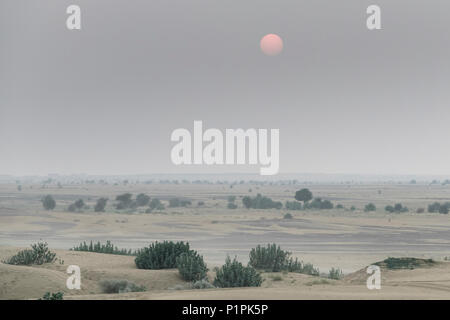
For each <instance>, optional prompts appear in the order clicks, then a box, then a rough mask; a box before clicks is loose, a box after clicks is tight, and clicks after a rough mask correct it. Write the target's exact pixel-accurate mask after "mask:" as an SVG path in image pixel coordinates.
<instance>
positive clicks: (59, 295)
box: [38, 292, 64, 300]
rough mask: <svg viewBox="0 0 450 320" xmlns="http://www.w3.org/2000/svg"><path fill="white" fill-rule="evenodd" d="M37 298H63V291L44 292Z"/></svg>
mask: <svg viewBox="0 0 450 320" xmlns="http://www.w3.org/2000/svg"><path fill="white" fill-rule="evenodd" d="M38 300H64V292H56V293H50V292H46V293H45V294H44V296H43V297H42V298H40V299H38Z"/></svg>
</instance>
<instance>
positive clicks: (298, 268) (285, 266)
mask: <svg viewBox="0 0 450 320" xmlns="http://www.w3.org/2000/svg"><path fill="white" fill-rule="evenodd" d="M249 258H250V259H249V266H251V267H253V268H255V269H259V270H264V271H266V272H280V271H288V272H297V273H303V274H309V275H314V276H318V275H319V269H317V268H315V267H314V266H313V265H312V264H310V263H303V262H301V261H299V260H298V259H293V258H292V257H291V252H289V251H284V250H282V249H281V248H280V246H277V245H276V244H275V243H273V244H268V245H267V246H266V247H262V246H261V245H258V246H257V247H256V248H253V249H252V250H251V251H250V254H249Z"/></svg>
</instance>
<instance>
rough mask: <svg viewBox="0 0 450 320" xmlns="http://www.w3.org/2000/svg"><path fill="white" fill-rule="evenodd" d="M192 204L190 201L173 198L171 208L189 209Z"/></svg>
mask: <svg viewBox="0 0 450 320" xmlns="http://www.w3.org/2000/svg"><path fill="white" fill-rule="evenodd" d="M191 204H192V202H191V201H190V200H185V199H179V198H172V199H170V200H169V207H170V208H178V207H187V206H190V205H191Z"/></svg>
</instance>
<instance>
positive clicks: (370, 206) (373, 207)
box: [364, 203, 377, 212]
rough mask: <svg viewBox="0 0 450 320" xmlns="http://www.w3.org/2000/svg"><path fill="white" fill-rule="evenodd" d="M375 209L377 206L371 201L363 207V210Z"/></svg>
mask: <svg viewBox="0 0 450 320" xmlns="http://www.w3.org/2000/svg"><path fill="white" fill-rule="evenodd" d="M375 210H377V207H376V206H375V205H374V204H373V203H369V204H366V206H365V207H364V211H365V212H371V211H375Z"/></svg>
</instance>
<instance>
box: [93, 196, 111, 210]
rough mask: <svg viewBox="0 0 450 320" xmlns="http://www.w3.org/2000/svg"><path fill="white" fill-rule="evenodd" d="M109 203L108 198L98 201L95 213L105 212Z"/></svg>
mask: <svg viewBox="0 0 450 320" xmlns="http://www.w3.org/2000/svg"><path fill="white" fill-rule="evenodd" d="M107 202H108V198H100V199H98V200H97V203H96V204H95V207H94V211H95V212H104V211H105V207H106V203H107Z"/></svg>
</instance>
